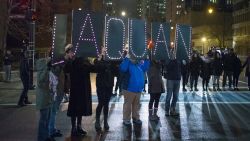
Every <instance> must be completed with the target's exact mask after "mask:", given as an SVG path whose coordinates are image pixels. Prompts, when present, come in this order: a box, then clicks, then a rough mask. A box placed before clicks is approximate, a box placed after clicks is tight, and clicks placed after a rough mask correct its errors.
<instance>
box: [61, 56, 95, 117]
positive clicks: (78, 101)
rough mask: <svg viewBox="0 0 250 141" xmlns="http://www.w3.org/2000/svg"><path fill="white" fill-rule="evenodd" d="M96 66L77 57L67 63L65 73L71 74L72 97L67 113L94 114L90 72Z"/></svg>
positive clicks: (71, 114)
mask: <svg viewBox="0 0 250 141" xmlns="http://www.w3.org/2000/svg"><path fill="white" fill-rule="evenodd" d="M92 71H94V66H93V65H91V64H90V63H89V62H88V61H87V60H84V59H82V58H76V59H75V60H74V61H72V62H68V63H67V64H66V65H65V73H69V74H70V97H69V105H68V112H67V115H68V116H70V117H72V116H90V115H92V97H91V82H90V72H92Z"/></svg>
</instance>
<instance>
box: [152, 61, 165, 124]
mask: <svg viewBox="0 0 250 141" xmlns="http://www.w3.org/2000/svg"><path fill="white" fill-rule="evenodd" d="M150 64H151V65H150V68H149V71H148V93H149V94H150V100H149V104H148V112H149V116H148V118H149V120H152V121H155V120H159V117H158V116H157V111H158V106H159V100H160V97H161V93H164V92H165V88H164V83H163V80H162V75H161V72H162V65H161V63H160V61H157V60H152V61H151V63H150ZM153 105H154V107H153Z"/></svg>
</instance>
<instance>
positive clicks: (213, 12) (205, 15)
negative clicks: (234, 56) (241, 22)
mask: <svg viewBox="0 0 250 141" xmlns="http://www.w3.org/2000/svg"><path fill="white" fill-rule="evenodd" d="M181 6H182V8H181V9H180V13H178V12H176V13H177V14H179V15H178V16H177V18H176V22H177V23H182V24H190V25H191V26H192V27H193V31H192V45H193V48H194V49H195V50H198V51H199V52H201V53H203V54H205V53H206V52H208V50H209V49H210V48H211V47H220V48H231V47H232V43H233V41H232V23H233V20H232V9H233V5H232V0H185V1H183V3H182V5H181Z"/></svg>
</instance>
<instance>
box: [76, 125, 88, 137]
mask: <svg viewBox="0 0 250 141" xmlns="http://www.w3.org/2000/svg"><path fill="white" fill-rule="evenodd" d="M77 132H78V134H80V135H83V136H85V135H86V134H87V132H86V131H84V130H83V129H82V127H81V126H77Z"/></svg>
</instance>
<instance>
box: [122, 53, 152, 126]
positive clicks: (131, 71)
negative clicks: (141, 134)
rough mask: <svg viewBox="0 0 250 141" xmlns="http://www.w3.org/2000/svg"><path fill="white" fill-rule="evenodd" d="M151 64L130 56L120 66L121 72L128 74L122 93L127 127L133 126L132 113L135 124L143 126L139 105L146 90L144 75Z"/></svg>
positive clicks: (124, 79)
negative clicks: (144, 89)
mask: <svg viewBox="0 0 250 141" xmlns="http://www.w3.org/2000/svg"><path fill="white" fill-rule="evenodd" d="M149 64H150V63H149V60H148V59H146V60H143V61H139V60H136V59H135V57H134V56H132V55H131V57H130V55H129V54H128V55H127V56H126V57H125V58H124V59H123V61H122V63H121V65H120V71H121V72H122V73H125V74H126V75H125V78H123V80H122V81H123V82H122V85H123V86H122V89H123V90H122V93H123V95H124V104H123V124H124V125H126V126H129V125H131V112H132V119H133V123H134V124H137V125H141V124H142V121H141V120H140V115H139V103H140V96H141V93H142V91H143V88H144V82H145V80H144V73H145V72H146V71H147V70H148V69H149Z"/></svg>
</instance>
